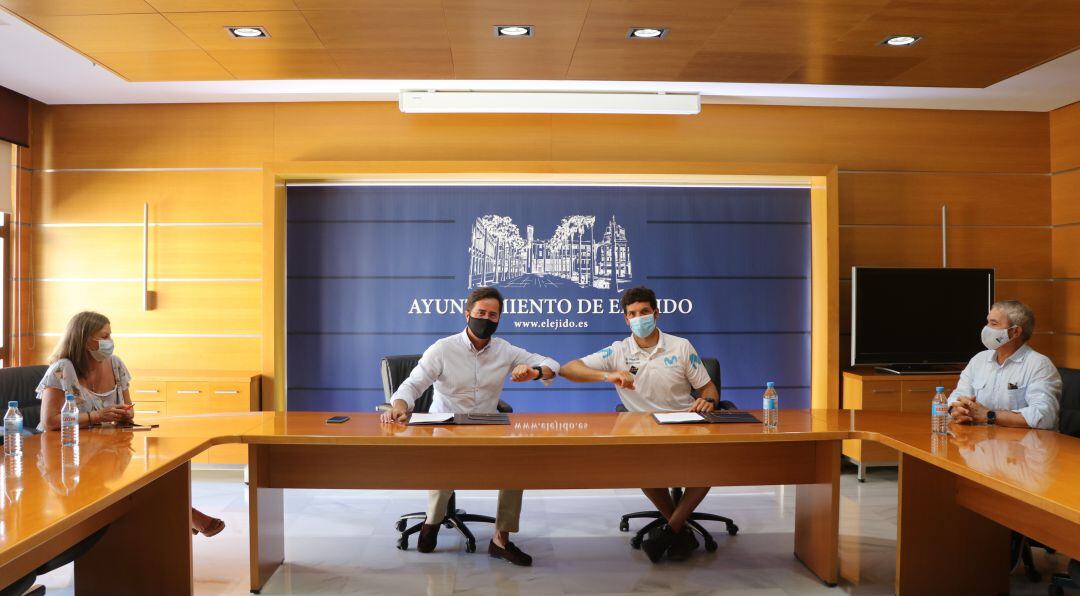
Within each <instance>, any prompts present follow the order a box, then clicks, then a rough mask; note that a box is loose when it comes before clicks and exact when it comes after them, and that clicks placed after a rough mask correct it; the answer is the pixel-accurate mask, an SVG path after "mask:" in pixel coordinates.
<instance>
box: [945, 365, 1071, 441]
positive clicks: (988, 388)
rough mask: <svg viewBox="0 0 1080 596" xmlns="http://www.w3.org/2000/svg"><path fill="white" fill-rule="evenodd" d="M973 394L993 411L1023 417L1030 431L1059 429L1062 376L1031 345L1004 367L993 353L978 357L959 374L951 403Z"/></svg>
mask: <svg viewBox="0 0 1080 596" xmlns="http://www.w3.org/2000/svg"><path fill="white" fill-rule="evenodd" d="M972 395H974V396H975V401H977V402H979V403H980V404H982V405H984V406H986V407H987V408H990V409H991V410H1009V411H1011V412H1016V413H1017V414H1020V415H1021V416H1023V417H1024V420H1026V421H1027V423H1028V426H1030V427H1031V428H1041V429H1050V430H1057V427H1058V412H1059V411H1060V410H1061V375H1060V374H1058V371H1057V368H1055V367H1054V364H1053V363H1052V362H1050V359H1049V358H1047V357H1046V356H1044V355H1042V354H1040V353H1038V352H1036V351H1035V350H1033V349H1031V346H1029V345H1028V344H1024V345H1023V346H1021V347H1020V349H1019V350H1017V351H1016V352H1015V353H1014V354H1013V355H1012V356H1009V358H1008V359H1007V360H1005V362H1004V363H1002V364H998V362H997V355H996V352H995V351H994V350H985V351H983V352H979V353H978V354H975V357H974V358H972V359H971V361H970V362H968V365H967V366H966V367H964V372H962V373H960V382H959V383H957V385H956V390H955V391H953V392H952V395H951V396H949V403H950V404H952V403H953V402H955V401H956V400H957V399H958V398H959V397H960V396H972Z"/></svg>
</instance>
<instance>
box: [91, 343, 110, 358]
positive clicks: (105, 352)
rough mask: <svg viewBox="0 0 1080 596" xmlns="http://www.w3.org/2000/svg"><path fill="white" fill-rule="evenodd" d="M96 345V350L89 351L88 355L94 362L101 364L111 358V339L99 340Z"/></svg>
mask: <svg viewBox="0 0 1080 596" xmlns="http://www.w3.org/2000/svg"><path fill="white" fill-rule="evenodd" d="M97 345H98V348H97V349H96V350H90V355H91V356H93V357H94V360H97V361H98V362H101V361H102V360H104V359H106V358H108V357H109V356H112V353H113V341H112V340H111V339H99V340H98V342H97Z"/></svg>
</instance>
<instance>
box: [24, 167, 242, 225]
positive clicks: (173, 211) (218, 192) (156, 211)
mask: <svg viewBox="0 0 1080 596" xmlns="http://www.w3.org/2000/svg"><path fill="white" fill-rule="evenodd" d="M34 179H35V183H36V185H37V187H38V198H39V200H38V201H35V203H34V214H33V221H34V222H35V223H118V222H142V210H143V203H144V202H146V203H150V221H151V222H155V223H165V222H181V223H194V222H207V221H212V222H260V221H262V195H261V190H262V187H261V182H262V172H258V171H254V172H220V171H217V172H214V171H211V172H206V171H201V172H54V173H43V172H36V173H35V174H34Z"/></svg>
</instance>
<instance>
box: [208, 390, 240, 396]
mask: <svg viewBox="0 0 1080 596" xmlns="http://www.w3.org/2000/svg"><path fill="white" fill-rule="evenodd" d="M239 394H240V392H239V391H237V390H236V389H216V390H215V391H214V395H239Z"/></svg>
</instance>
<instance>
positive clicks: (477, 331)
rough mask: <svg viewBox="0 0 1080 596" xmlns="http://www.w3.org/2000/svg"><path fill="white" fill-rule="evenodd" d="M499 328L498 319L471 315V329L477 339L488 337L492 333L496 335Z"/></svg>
mask: <svg viewBox="0 0 1080 596" xmlns="http://www.w3.org/2000/svg"><path fill="white" fill-rule="evenodd" d="M498 328H499V322H498V321H492V320H491V319H474V318H473V317H471V316H470V317H469V331H472V334H473V335H475V336H476V337H477V339H487V338H489V337H491V336H492V335H495V330H496V329H498Z"/></svg>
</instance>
